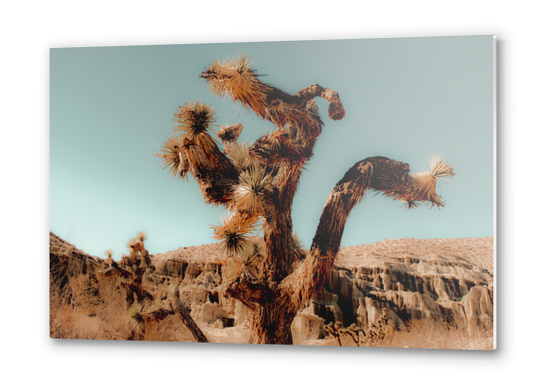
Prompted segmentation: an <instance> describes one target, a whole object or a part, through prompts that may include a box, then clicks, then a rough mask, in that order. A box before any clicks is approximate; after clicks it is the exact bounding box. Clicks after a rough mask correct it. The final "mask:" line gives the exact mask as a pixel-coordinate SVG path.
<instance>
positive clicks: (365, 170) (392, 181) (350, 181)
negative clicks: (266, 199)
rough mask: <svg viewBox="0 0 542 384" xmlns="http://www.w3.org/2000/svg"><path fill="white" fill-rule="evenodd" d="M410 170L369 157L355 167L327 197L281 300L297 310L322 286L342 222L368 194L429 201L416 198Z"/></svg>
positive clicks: (334, 254)
mask: <svg viewBox="0 0 542 384" xmlns="http://www.w3.org/2000/svg"><path fill="white" fill-rule="evenodd" d="M409 171H410V166H409V165H408V164H406V163H402V162H400V161H396V160H392V159H388V158H386V157H370V158H367V159H365V160H362V161H360V162H358V163H356V164H355V165H354V166H353V167H351V168H350V169H349V170H348V171H347V172H346V173H345V175H344V177H343V178H342V179H341V180H340V181H339V182H338V183H337V184H336V185H335V187H334V188H333V190H332V191H331V193H330V194H329V196H328V198H327V201H326V204H325V206H324V210H323V212H322V216H321V217H320V222H319V224H318V228H317V230H316V235H315V236H314V239H313V242H312V246H311V249H310V255H309V256H308V257H307V258H306V259H305V261H304V262H303V264H302V265H301V266H300V267H299V268H298V269H297V270H296V271H295V272H294V273H293V274H291V275H290V276H288V277H287V278H286V279H284V280H283V282H282V283H281V284H280V286H279V289H280V290H281V291H282V294H281V296H282V300H284V298H285V297H289V298H291V302H290V305H291V306H292V307H293V308H299V307H300V306H301V305H302V304H303V303H304V302H306V301H308V300H309V299H310V298H311V297H312V296H313V295H314V294H315V293H316V292H317V291H318V290H319V289H320V288H321V287H322V286H323V285H324V283H325V281H326V280H327V278H328V276H329V273H330V271H331V269H332V268H333V265H334V263H335V258H336V257H337V254H338V252H339V247H340V244H341V239H342V235H343V232H344V228H345V226H346V221H347V219H348V216H349V214H350V212H351V211H352V209H353V208H354V207H355V206H356V204H358V203H359V202H360V201H361V199H362V198H363V196H364V195H365V193H366V192H367V191H368V190H374V191H376V192H380V193H383V194H385V195H386V196H388V197H391V198H393V199H396V200H401V201H404V202H406V203H407V205H408V206H409V207H412V206H415V204H414V205H413V203H415V202H416V201H429V202H431V203H433V204H437V203H435V202H434V201H433V200H427V197H426V196H427V195H425V194H420V193H419V188H420V186H419V185H418V184H417V182H416V180H415V179H414V178H413V177H412V176H411V175H409Z"/></svg>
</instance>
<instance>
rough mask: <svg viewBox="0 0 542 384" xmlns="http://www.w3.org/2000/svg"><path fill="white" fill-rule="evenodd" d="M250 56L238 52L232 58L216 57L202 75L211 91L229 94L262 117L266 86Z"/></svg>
mask: <svg viewBox="0 0 542 384" xmlns="http://www.w3.org/2000/svg"><path fill="white" fill-rule="evenodd" d="M251 64H252V63H251V62H250V58H249V57H248V56H247V55H245V54H238V55H237V57H232V59H231V60H227V59H226V60H224V61H222V62H220V60H219V59H216V60H215V61H214V63H213V64H211V66H210V67H209V68H207V70H206V71H205V72H203V73H202V74H201V75H200V77H202V78H204V79H206V80H207V83H208V84H209V89H210V91H211V92H212V93H213V94H214V95H217V96H219V97H225V96H229V97H230V98H231V99H232V100H233V101H234V102H240V103H241V104H243V107H244V108H245V109H246V110H249V109H251V110H253V111H254V112H255V113H256V114H257V115H259V116H260V117H262V118H263V117H265V114H266V107H267V105H266V88H267V86H266V85H265V84H264V83H262V82H261V81H260V80H259V79H258V74H257V72H256V70H254V69H252V68H251Z"/></svg>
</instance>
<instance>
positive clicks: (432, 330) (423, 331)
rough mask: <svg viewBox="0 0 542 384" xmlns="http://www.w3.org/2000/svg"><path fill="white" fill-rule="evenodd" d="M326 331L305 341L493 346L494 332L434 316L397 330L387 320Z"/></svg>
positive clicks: (328, 327) (457, 347)
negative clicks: (363, 327)
mask: <svg viewBox="0 0 542 384" xmlns="http://www.w3.org/2000/svg"><path fill="white" fill-rule="evenodd" d="M326 331H327V332H328V333H329V335H328V336H327V337H326V338H325V339H324V340H316V341H312V342H311V341H305V342H301V344H312V345H341V346H350V347H352V346H359V347H376V348H416V349H454V350H492V349H493V332H492V331H483V330H476V331H469V330H468V329H466V328H454V327H453V326H452V325H450V324H448V323H446V322H444V321H435V320H432V319H422V320H413V321H409V322H407V324H406V328H405V330H404V331H397V330H395V329H394V327H393V325H392V324H391V323H390V322H389V321H388V322H386V321H385V320H384V321H379V323H378V324H376V325H375V324H373V325H372V326H371V327H370V328H369V329H368V330H366V331H364V332H361V331H360V330H359V328H356V327H348V328H338V327H337V325H336V324H328V325H326Z"/></svg>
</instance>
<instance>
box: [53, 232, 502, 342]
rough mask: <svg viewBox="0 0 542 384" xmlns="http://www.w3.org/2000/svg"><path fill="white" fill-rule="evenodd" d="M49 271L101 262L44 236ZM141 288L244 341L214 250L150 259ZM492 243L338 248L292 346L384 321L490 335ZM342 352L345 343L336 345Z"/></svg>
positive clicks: (243, 311) (241, 317) (69, 272)
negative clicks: (172, 297)
mask: <svg viewBox="0 0 542 384" xmlns="http://www.w3.org/2000/svg"><path fill="white" fill-rule="evenodd" d="M50 253H51V266H52V267H54V269H55V270H56V271H57V273H59V274H60V275H62V274H64V275H65V276H68V277H69V276H77V275H78V274H87V273H91V274H92V273H94V272H95V271H96V270H99V269H100V268H102V269H103V267H104V260H103V259H100V258H97V257H93V256H89V255H87V254H85V253H84V252H82V251H80V250H78V249H76V248H75V247H74V246H72V245H70V244H69V243H67V242H65V241H63V240H62V239H60V238H58V237H57V236H55V235H54V234H51V251H50ZM151 257H152V260H153V268H152V269H149V270H148V272H147V273H146V280H145V283H146V284H147V287H148V290H149V292H150V293H151V294H154V295H159V294H160V292H161V291H162V290H163V289H167V288H168V287H170V286H172V285H178V286H179V288H180V295H181V299H182V301H183V302H184V304H185V305H186V306H187V307H188V308H189V310H190V311H191V315H192V317H193V318H194V320H195V321H196V322H197V323H198V325H199V326H200V327H201V329H202V330H203V331H204V332H205V333H206V335H207V337H208V338H209V340H210V341H213V342H229V343H232V342H240V343H246V342H248V341H249V339H248V338H249V334H250V332H249V329H248V328H249V320H250V313H249V310H248V309H247V308H246V307H245V306H244V305H243V304H241V303H240V302H238V301H236V300H233V299H229V298H227V297H225V296H224V294H223V290H222V286H221V284H222V275H221V270H222V266H223V264H224V262H225V258H224V257H223V256H222V254H221V253H220V252H219V250H218V246H217V245H216V244H211V245H203V246H199V247H181V248H179V249H177V250H174V251H170V252H167V253H163V254H156V255H152V256H151ZM493 302H494V286H493V237H486V238H474V239H441V240H436V239H431V240H415V239H398V240H386V241H382V242H379V243H375V244H370V245H360V246H354V247H344V248H341V251H340V254H339V257H338V258H337V261H336V265H335V269H334V270H333V271H332V274H331V277H330V279H329V280H328V282H327V283H326V285H325V287H324V288H323V289H322V290H321V291H320V292H319V293H318V294H317V295H316V296H315V297H314V298H313V299H312V300H311V302H310V303H309V304H308V305H307V306H306V307H305V308H303V309H302V310H300V311H299V313H298V315H297V317H296V318H295V320H294V323H293V326H292V332H293V336H294V343H297V344H316V345H318V344H328V345H333V342H330V341H329V340H323V339H324V338H325V337H326V335H327V332H326V330H325V329H324V325H325V324H329V323H335V324H339V325H340V326H341V327H347V326H348V325H350V324H355V325H357V327H359V328H360V329H364V330H368V329H370V328H371V327H374V325H375V324H377V323H378V321H379V320H380V319H381V318H382V316H383V315H384V314H385V315H386V317H387V318H388V319H389V320H390V324H392V327H393V328H395V329H396V330H397V331H402V330H404V329H405V327H407V326H408V324H409V322H412V321H413V320H420V319H422V320H428V321H434V322H440V323H445V324H450V325H452V326H454V327H460V328H463V329H466V330H468V331H473V332H474V331H477V330H486V331H487V330H488V331H491V330H492V329H493ZM343 345H348V342H346V343H343Z"/></svg>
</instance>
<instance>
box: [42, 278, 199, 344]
mask: <svg viewBox="0 0 542 384" xmlns="http://www.w3.org/2000/svg"><path fill="white" fill-rule="evenodd" d="M122 280H123V279H122V278H120V277H102V278H90V277H89V275H80V276H79V277H78V278H72V279H70V282H69V283H68V285H66V286H65V287H64V288H63V289H62V290H61V289H60V287H59V286H58V284H51V288H50V299H49V300H50V303H49V305H50V312H49V313H50V336H51V338H55V339H100V340H147V341H194V338H193V337H192V335H191V333H190V331H188V329H186V327H184V325H183V324H182V323H181V321H180V319H179V317H178V316H177V315H172V316H168V317H167V318H165V319H164V320H162V321H161V322H160V323H157V322H148V324H146V326H145V329H144V330H139V329H135V328H134V327H133V325H132V324H131V323H130V319H129V316H128V312H129V309H128V308H126V293H125V290H124V289H123V287H122V282H123V281H122Z"/></svg>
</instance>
